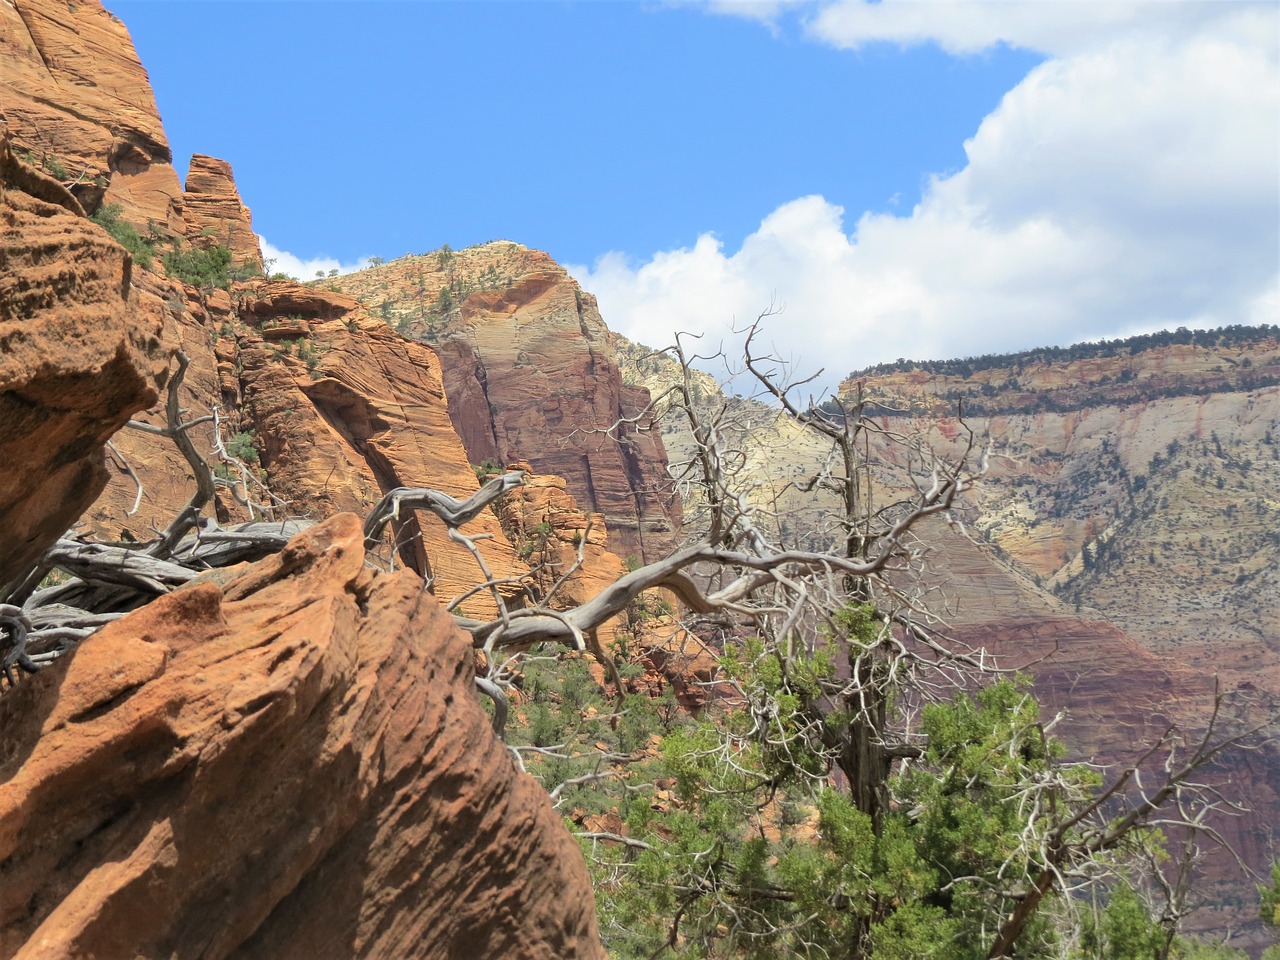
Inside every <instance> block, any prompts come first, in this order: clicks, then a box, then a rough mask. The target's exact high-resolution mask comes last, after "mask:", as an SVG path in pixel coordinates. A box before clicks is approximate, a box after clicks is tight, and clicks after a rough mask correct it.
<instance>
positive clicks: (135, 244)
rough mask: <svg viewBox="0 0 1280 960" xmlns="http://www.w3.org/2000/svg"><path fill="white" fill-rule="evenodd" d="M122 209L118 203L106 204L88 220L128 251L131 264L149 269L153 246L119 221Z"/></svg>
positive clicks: (132, 228) (123, 222) (135, 230)
mask: <svg viewBox="0 0 1280 960" xmlns="http://www.w3.org/2000/svg"><path fill="white" fill-rule="evenodd" d="M123 212H124V207H122V206H120V204H118V203H106V204H103V205H102V206H101V207H99V208H98V211H97V213H95V214H94V215H93V216H92V217H90V218H89V219H90V220H92V221H93V222H94V223H96V224H97V225H98V226H100V227H102V228H103V229H104V230H106V231H107V233H109V234H111V236H112V237H113V238H115V241H116V243H118V244H120V246H122V247H124V248H125V249H126V250H128V251H129V254H130V255H131V256H132V257H133V262H134V263H136V264H137V265H138V266H140V267H150V266H151V262H152V259H153V257H154V255H155V245H154V242H153V241H151V240H146V239H143V237H142V235H141V234H139V233H138V231H137V229H136V228H135V227H134V226H133V224H131V223H127V222H125V221H124V220H121V219H120V214H121V213H123Z"/></svg>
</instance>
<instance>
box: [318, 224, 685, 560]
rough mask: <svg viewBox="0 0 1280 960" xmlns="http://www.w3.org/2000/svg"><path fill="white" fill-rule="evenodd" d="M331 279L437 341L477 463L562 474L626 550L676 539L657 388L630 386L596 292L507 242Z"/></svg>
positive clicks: (650, 550)
mask: <svg viewBox="0 0 1280 960" xmlns="http://www.w3.org/2000/svg"><path fill="white" fill-rule="evenodd" d="M326 283H332V284H333V285H334V286H335V287H337V288H338V289H341V290H343V291H344V292H346V293H349V294H351V295H352V296H354V297H356V298H357V299H358V300H360V301H361V302H362V303H363V304H364V305H365V306H366V307H367V308H368V309H369V310H370V311H371V312H373V313H375V314H377V315H379V316H381V317H383V318H384V319H386V320H387V321H388V322H389V323H394V324H395V325H396V326H397V327H398V328H400V329H402V330H403V331H404V332H405V333H406V334H408V335H412V336H414V337H418V338H421V339H422V340H424V341H425V342H427V343H430V344H432V345H433V346H434V347H435V349H436V351H437V352H438V353H439V355H440V360H441V363H442V364H443V367H444V377H445V389H446V392H447V394H448V396H449V412H450V415H451V417H452V419H453V422H454V423H455V424H456V425H457V428H458V432H459V434H460V435H461V436H462V441H463V444H464V445H465V447H466V450H467V455H468V456H469V457H470V458H471V461H472V463H481V462H483V461H484V460H489V459H491V460H494V461H496V462H498V463H510V462H512V461H514V460H527V461H528V462H529V463H531V464H533V466H534V468H535V469H536V470H537V471H538V472H539V473H545V474H556V475H558V476H562V477H564V478H565V480H566V481H567V483H568V490H569V492H570V493H571V494H572V495H573V497H574V498H575V499H576V500H577V502H578V503H579V504H580V505H581V506H582V507H583V509H585V510H589V511H592V512H596V513H600V514H602V515H603V516H604V518H605V523H606V524H607V525H608V528H609V534H610V538H611V540H612V542H613V544H614V549H615V550H616V551H617V552H618V553H620V554H623V555H627V554H635V555H637V556H640V557H643V558H645V559H649V560H652V559H655V558H656V557H659V556H661V555H662V554H664V553H666V552H668V551H670V549H671V548H672V547H673V546H675V544H676V542H677V533H678V531H679V524H680V507H679V504H678V502H676V501H675V499H674V497H673V495H672V490H671V483H670V480H669V478H668V477H667V475H666V465H667V457H666V451H665V449H664V448H663V446H662V440H661V437H660V436H659V435H658V433H657V432H656V431H650V430H649V425H650V422H649V418H647V417H643V416H640V414H641V411H643V410H644V408H645V407H646V406H647V405H648V402H649V395H648V391H646V390H644V389H643V388H635V387H629V386H626V385H624V384H623V382H622V378H621V375H620V373H619V371H618V364H617V358H616V357H615V355H614V350H613V346H612V344H611V343H610V340H609V332H608V329H607V328H606V327H605V325H604V321H603V320H602V319H601V317H600V312H599V310H598V308H597V306H596V302H595V298H594V297H592V296H591V295H590V294H587V293H584V292H583V291H582V290H581V289H580V288H579V287H578V285H577V284H576V283H575V282H574V281H573V280H572V279H571V278H570V277H569V276H568V274H566V273H565V271H564V269H563V268H562V267H561V266H559V264H557V263H555V262H554V261H553V260H552V259H551V258H550V257H548V256H547V255H546V254H545V253H541V252H539V251H536V250H529V249H527V248H525V247H522V246H520V245H519V244H515V243H509V242H506V241H498V242H494V243H490V244H485V245H483V246H479V247H472V248H469V249H467V250H461V251H457V252H454V251H449V250H447V249H446V250H442V251H440V252H439V253H435V254H428V255H426V256H409V257H405V258H403V259H400V260H395V261H392V262H391V263H387V264H384V265H381V266H377V267H373V268H371V269H368V270H363V271H360V272H358V273H353V274H348V275H346V276H342V277H338V278H335V279H334V280H332V281H326ZM637 417H640V419H639V421H638V422H635V423H625V422H624V421H627V420H629V419H632V420H633V419H635V418H637ZM616 424H621V425H620V426H618V427H617V428H616V429H614V430H612V432H611V433H606V431H609V430H610V428H613V427H614V426H615V425H616Z"/></svg>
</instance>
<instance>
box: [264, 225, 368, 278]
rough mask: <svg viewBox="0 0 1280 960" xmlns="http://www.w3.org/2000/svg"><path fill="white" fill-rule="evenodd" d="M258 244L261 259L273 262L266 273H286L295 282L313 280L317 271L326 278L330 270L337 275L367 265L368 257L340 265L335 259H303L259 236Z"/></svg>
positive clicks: (360, 268) (361, 268)
mask: <svg viewBox="0 0 1280 960" xmlns="http://www.w3.org/2000/svg"><path fill="white" fill-rule="evenodd" d="M258 242H259V243H260V244H262V258H263V259H264V260H274V261H275V262H274V263H269V264H268V265H267V269H268V271H269V272H270V273H287V274H288V275H289V276H291V277H293V278H294V279H295V280H314V279H315V276H316V272H317V271H320V272H323V273H324V274H325V275H326V276H327V275H328V273H329V271H330V270H337V271H338V273H351V272H352V271H353V270H363V269H364V268H365V267H367V266H368V265H369V258H368V257H361V258H360V259H359V260H357V261H356V262H355V263H340V262H339V261H338V260H337V258H335V257H310V258H307V259H304V258H302V257H299V256H295V255H294V254H292V253H290V252H289V251H288V250H281V249H280V248H279V247H277V246H275V245H274V244H272V242H271V241H270V240H268V239H267V238H266V237H264V236H262V235H261V234H259V235H258Z"/></svg>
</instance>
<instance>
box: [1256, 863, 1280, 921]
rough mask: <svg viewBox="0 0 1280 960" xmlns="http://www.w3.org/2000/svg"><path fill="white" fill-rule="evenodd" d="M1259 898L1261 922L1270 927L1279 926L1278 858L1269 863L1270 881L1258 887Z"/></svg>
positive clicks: (1279, 887) (1279, 881)
mask: <svg viewBox="0 0 1280 960" xmlns="http://www.w3.org/2000/svg"><path fill="white" fill-rule="evenodd" d="M1258 896H1259V898H1260V899H1261V903H1260V905H1259V910H1258V912H1259V914H1260V915H1261V916H1262V922H1263V923H1265V924H1267V925H1268V926H1272V927H1280V860H1277V861H1276V862H1275V863H1273V864H1272V865H1271V883H1270V884H1269V885H1268V886H1264V887H1258Z"/></svg>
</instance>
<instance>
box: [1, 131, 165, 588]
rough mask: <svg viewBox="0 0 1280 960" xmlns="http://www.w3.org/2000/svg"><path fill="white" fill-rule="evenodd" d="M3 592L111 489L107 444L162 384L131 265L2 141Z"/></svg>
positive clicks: (151, 312) (150, 311) (152, 306)
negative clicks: (105, 462)
mask: <svg viewBox="0 0 1280 960" xmlns="http://www.w3.org/2000/svg"><path fill="white" fill-rule="evenodd" d="M0 264H2V265H3V270H2V271H0V464H3V470H0V544H4V548H3V550H0V587H2V586H3V585H4V584H5V583H6V582H7V581H9V580H10V579H11V578H12V577H14V576H17V575H18V574H19V573H20V572H21V571H22V570H24V569H25V568H26V567H27V566H29V565H30V564H31V563H32V562H33V561H34V560H35V559H36V558H37V557H38V556H39V555H40V554H41V553H43V552H44V550H45V549H46V548H48V547H49V545H50V544H51V543H52V542H53V541H54V540H55V539H57V538H58V537H59V536H61V535H62V533H63V532H64V531H65V530H66V529H67V527H68V526H70V525H71V523H72V522H73V521H74V520H75V519H76V517H77V516H78V515H79V514H80V512H81V511H83V510H84V509H85V507H87V506H88V505H89V503H90V502H91V501H92V500H93V498H94V497H96V496H97V495H98V493H99V492H100V491H101V490H102V488H103V486H104V485H105V484H106V482H107V473H106V471H105V470H104V469H103V464H102V453H103V444H104V443H105V442H106V441H107V440H108V439H109V438H110V437H111V435H112V434H113V433H115V432H116V431H117V430H118V429H119V428H120V427H121V425H122V424H123V423H124V422H125V421H126V420H128V419H129V417H130V415H131V414H133V413H136V412H137V411H139V410H141V409H142V408H144V407H146V406H147V405H149V404H151V403H152V402H154V401H155V399H156V388H157V386H159V385H161V384H163V382H164V365H163V361H162V360H161V352H162V351H161V347H160V343H159V340H158V336H159V334H160V322H161V321H160V316H161V311H160V308H159V304H158V303H157V301H155V300H154V299H152V298H147V297H145V296H142V295H140V293H139V291H138V290H137V288H136V287H135V285H134V283H133V278H132V269H131V267H132V265H131V263H130V261H129V257H128V255H127V254H126V253H125V252H124V251H123V250H121V249H120V247H119V246H117V245H116V244H115V243H114V242H113V241H112V240H111V238H110V237H108V236H107V235H106V234H105V233H104V232H103V231H102V230H101V229H99V228H98V227H97V226H95V225H94V224H92V223H90V222H89V221H88V220H86V219H85V218H84V214H83V211H81V210H80V209H79V205H78V204H77V203H76V201H75V200H74V199H73V198H72V196H71V195H70V194H69V193H68V192H67V191H66V190H64V189H63V188H62V187H61V186H60V185H59V184H58V183H56V182H55V181H54V180H52V179H51V178H48V177H45V176H43V175H42V174H40V173H38V172H37V171H35V170H34V169H32V168H31V167H29V166H27V165H26V164H22V163H19V162H18V161H17V160H15V159H14V158H13V156H12V155H11V152H10V146H9V142H8V140H7V139H0Z"/></svg>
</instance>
